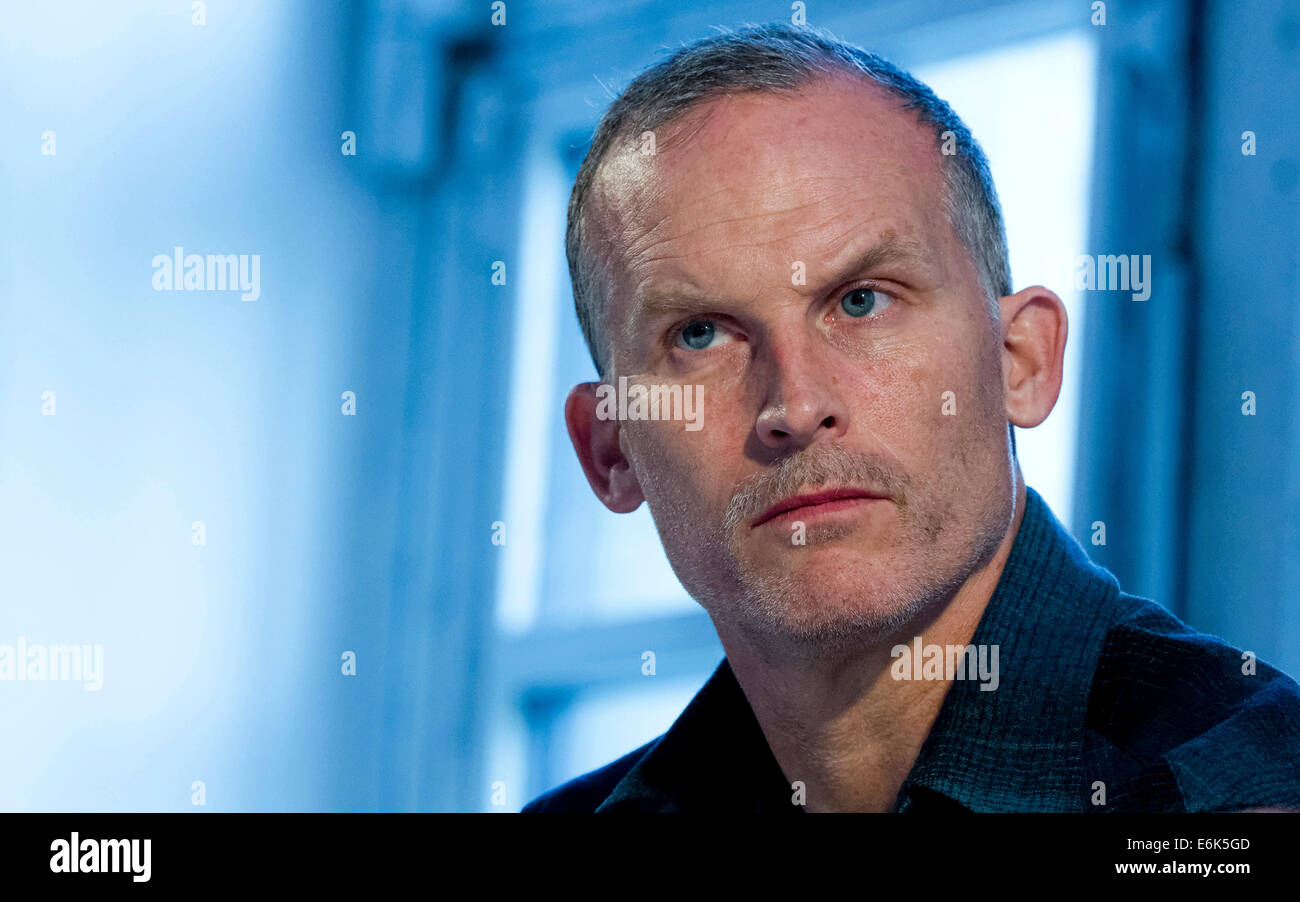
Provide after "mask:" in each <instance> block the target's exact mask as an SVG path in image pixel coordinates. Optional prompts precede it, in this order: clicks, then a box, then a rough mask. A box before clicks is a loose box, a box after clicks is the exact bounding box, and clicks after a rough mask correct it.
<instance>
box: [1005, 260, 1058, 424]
mask: <svg viewBox="0 0 1300 902" xmlns="http://www.w3.org/2000/svg"><path fill="white" fill-rule="evenodd" d="M998 304H999V306H1000V308H1001V311H1002V384H1003V389H1004V392H1005V397H1006V412H1007V419H1008V420H1009V421H1010V422H1012V423H1014V424H1015V425H1017V426H1020V427H1021V428H1025V429H1028V428H1031V427H1034V426H1037V425H1038V424H1039V423H1041V422H1043V420H1045V419H1047V415H1048V414H1049V413H1051V412H1052V408H1053V407H1055V406H1056V399H1057V398H1058V397H1059V396H1060V394H1061V370H1062V367H1063V365H1064V362H1065V339H1066V335H1067V333H1068V331H1069V327H1068V324H1067V317H1066V314H1065V305H1064V304H1063V303H1061V299H1060V298H1059V297H1057V296H1056V294H1055V292H1053V291H1051V290H1050V289H1048V288H1044V287H1043V286H1042V285H1031V286H1030V287H1028V288H1025V289H1023V290H1021V291H1018V292H1016V293H1015V294H1009V295H1007V296H1006V297H1004V298H1002V299H1001V300H999V301H998Z"/></svg>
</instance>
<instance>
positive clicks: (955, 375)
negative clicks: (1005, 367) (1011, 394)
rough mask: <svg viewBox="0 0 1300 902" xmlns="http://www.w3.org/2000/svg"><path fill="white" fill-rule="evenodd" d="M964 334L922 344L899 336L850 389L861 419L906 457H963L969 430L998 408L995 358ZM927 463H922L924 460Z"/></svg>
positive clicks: (913, 460) (935, 460)
mask: <svg viewBox="0 0 1300 902" xmlns="http://www.w3.org/2000/svg"><path fill="white" fill-rule="evenodd" d="M989 360H990V358H989V355H988V352H987V350H986V349H985V348H984V347H983V346H982V345H981V343H980V342H978V341H973V340H971V338H970V337H969V336H962V337H961V338H958V337H956V336H944V335H942V334H935V335H934V340H933V341H930V342H927V343H926V344H924V345H919V344H915V343H906V344H904V343H900V344H899V345H898V346H896V347H894V348H892V349H890V350H889V352H888V353H881V354H880V355H878V356H877V357H876V359H874V360H873V361H871V362H869V363H867V364H865V365H863V368H862V370H861V376H860V377H859V378H858V379H856V380H855V385H854V386H853V395H854V397H855V398H856V399H857V400H856V401H855V407H856V413H857V416H858V419H859V422H860V423H862V424H864V426H865V431H867V432H868V433H870V434H872V435H874V436H875V437H876V439H877V440H878V441H879V442H880V444H882V445H884V446H885V448H886V450H887V451H889V452H892V453H894V454H895V455H897V456H898V457H900V458H901V459H902V462H903V464H904V465H905V466H906V465H908V464H912V465H915V464H924V463H925V462H932V465H933V466H934V467H935V468H938V469H940V470H941V469H942V466H943V463H942V462H943V461H945V460H948V459H951V458H952V457H953V456H960V457H964V453H965V452H966V451H967V450H969V446H970V444H971V439H972V436H974V435H975V434H977V433H982V431H984V430H985V428H986V426H987V423H988V422H989V421H990V418H991V417H994V416H995V414H998V413H999V412H1000V407H999V406H998V405H999V403H1000V391H999V390H998V386H999V385H1000V382H998V383H996V384H995V385H993V386H992V387H991V388H990V385H989V383H990V380H995V381H996V380H997V379H998V375H999V372H1000V371H999V370H997V369H996V367H997V365H998V363H997V361H996V360H994V361H993V363H994V369H993V370H992V371H990V370H989ZM921 469H922V470H925V469H927V467H926V466H924V465H923V466H922V467H921Z"/></svg>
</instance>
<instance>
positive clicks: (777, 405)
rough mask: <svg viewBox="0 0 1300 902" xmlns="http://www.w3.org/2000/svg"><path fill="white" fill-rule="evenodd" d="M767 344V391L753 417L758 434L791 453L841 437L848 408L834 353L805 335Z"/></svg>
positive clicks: (764, 441) (846, 420)
mask: <svg viewBox="0 0 1300 902" xmlns="http://www.w3.org/2000/svg"><path fill="white" fill-rule="evenodd" d="M767 350H768V358H769V359H768V365H767V369H768V379H767V385H766V386H765V389H766V397H765V398H764V400H763V403H762V405H761V407H760V408H759V414H758V420H757V422H756V423H755V430H756V431H757V433H758V437H759V440H760V441H761V442H762V443H763V444H764V445H766V446H767V447H769V448H772V449H773V450H776V451H781V452H785V453H788V452H791V451H798V450H800V449H802V448H806V447H808V446H809V445H811V444H812V443H813V442H816V441H824V440H827V439H838V438H842V437H843V436H844V434H845V433H846V432H847V431H848V428H849V411H848V406H847V405H846V404H845V403H844V400H843V398H842V397H841V395H840V392H839V386H838V385H836V382H835V380H834V377H833V374H832V372H831V371H830V370H831V365H832V360H833V355H828V354H827V349H826V348H819V347H817V346H816V345H815V343H814V342H813V341H812V340H811V338H810V337H809V336H807V335H801V336H798V337H791V338H786V339H784V340H782V341H780V342H778V341H773V342H772V343H770V344H769V345H768V348H767Z"/></svg>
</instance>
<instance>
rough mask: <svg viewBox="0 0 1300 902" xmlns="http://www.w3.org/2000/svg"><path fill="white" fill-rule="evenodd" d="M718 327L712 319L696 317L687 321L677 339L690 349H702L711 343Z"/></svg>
mask: <svg viewBox="0 0 1300 902" xmlns="http://www.w3.org/2000/svg"><path fill="white" fill-rule="evenodd" d="M717 331H718V327H717V326H715V325H714V324H713V321H712V320H707V319H697V320H692V321H691V322H689V323H687V324H686V326H685V328H683V329H682V332H681V334H680V335H678V336H677V341H678V342H679V343H681V344H682V345H684V346H685V347H686V348H687V349H688V350H691V351H703V350H704V349H705V348H707V347H708V346H709V345H710V344H712V343H713V338H714V336H715V335H716V334H717Z"/></svg>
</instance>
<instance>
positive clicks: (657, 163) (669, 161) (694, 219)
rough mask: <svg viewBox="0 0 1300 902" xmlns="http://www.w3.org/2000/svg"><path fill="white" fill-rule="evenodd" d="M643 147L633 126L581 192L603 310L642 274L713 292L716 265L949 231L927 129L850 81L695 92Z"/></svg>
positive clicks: (812, 254)
mask: <svg viewBox="0 0 1300 902" xmlns="http://www.w3.org/2000/svg"><path fill="white" fill-rule="evenodd" d="M645 147H646V143H645V142H644V140H643V138H642V136H640V135H635V136H632V137H631V139H630V140H628V141H627V142H625V143H624V144H622V145H621V146H619V147H618V149H617V150H616V151H614V152H611V153H610V154H609V156H607V158H606V160H605V161H604V163H603V164H602V167H601V170H600V172H599V174H598V176H597V178H596V180H595V184H594V185H593V188H592V198H593V200H592V204H591V213H590V216H591V219H592V224H593V226H594V229H593V230H592V232H593V233H594V235H593V238H594V241H595V243H596V244H597V247H598V249H597V251H596V253H597V254H598V255H599V256H600V257H602V258H604V259H603V262H604V263H605V266H604V267H603V268H604V270H605V276H606V278H607V279H608V280H610V281H612V283H613V284H612V285H610V286H609V287H610V289H611V292H612V298H611V300H612V302H613V303H612V304H611V308H610V310H609V313H610V315H611V316H614V317H617V316H618V315H619V309H620V308H626V307H627V306H628V304H629V303H630V302H632V301H633V300H634V299H635V296H636V295H637V294H638V293H639V292H640V291H641V290H643V289H644V288H646V287H647V286H650V285H652V284H653V283H656V282H661V281H664V280H668V281H671V280H673V279H675V278H685V279H689V280H690V281H692V282H696V283H700V282H701V281H704V282H705V283H706V284H707V283H708V280H709V279H710V278H713V280H714V283H715V287H718V288H719V289H720V290H721V289H722V286H718V285H716V281H717V279H718V277H725V275H726V270H727V268H728V266H727V265H724V263H725V264H730V266H731V267H733V268H734V267H739V268H742V269H744V270H746V271H747V272H749V273H751V274H753V273H755V272H757V270H755V269H754V267H760V268H762V267H765V266H766V267H768V268H772V271H773V273H774V274H775V273H776V272H777V271H782V272H788V267H789V263H790V260H793V259H804V260H806V261H809V262H811V261H812V260H813V259H816V258H818V257H819V255H820V257H821V259H823V260H825V259H829V258H830V257H831V256H833V255H834V253H835V252H836V251H837V250H838V245H839V244H841V243H842V242H843V241H847V240H848V239H849V237H850V235H857V236H858V237H861V233H862V232H863V230H871V229H872V228H876V229H877V230H882V231H883V230H888V231H892V232H895V233H901V234H904V235H907V236H909V237H912V238H914V239H915V240H917V241H918V242H921V243H925V244H935V243H939V242H940V241H942V240H943V239H945V238H946V237H947V233H948V232H949V229H948V227H947V220H946V216H945V213H944V204H943V190H944V188H943V179H942V171H941V169H940V163H939V160H940V157H939V152H938V142H937V139H936V137H935V135H934V132H933V131H932V130H931V129H930V128H929V126H927V125H926V124H924V123H922V122H920V121H919V120H918V119H917V118H916V116H915V114H914V113H913V112H911V111H908V110H905V109H904V108H903V102H902V101H901V100H900V99H899V98H897V97H895V96H893V95H891V94H889V93H887V92H886V91H885V90H884V89H883V88H881V87H879V86H878V85H874V84H871V83H869V82H864V81H863V80H861V79H858V78H853V77H850V76H847V75H845V76H841V75H836V76H829V77H823V78H819V79H817V80H815V81H813V82H810V83H809V84H808V85H806V86H805V87H803V88H801V89H800V90H799V91H796V92H790V93H779V94H772V93H759V92H748V93H743V94H737V95H731V96H728V97H723V98H719V99H717V100H713V101H709V102H707V103H705V104H702V105H700V106H699V107H696V108H695V109H693V110H691V111H690V112H689V113H688V114H686V115H685V116H683V117H681V118H680V119H678V120H676V121H674V122H673V123H671V124H669V125H668V126H665V127H663V128H660V129H658V130H656V132H655V152H654V153H653V154H646V153H643V149H644V148H645ZM791 254H796V255H798V256H797V257H795V256H789V255H791ZM786 257H789V259H785V258H786ZM787 278H788V276H787Z"/></svg>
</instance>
